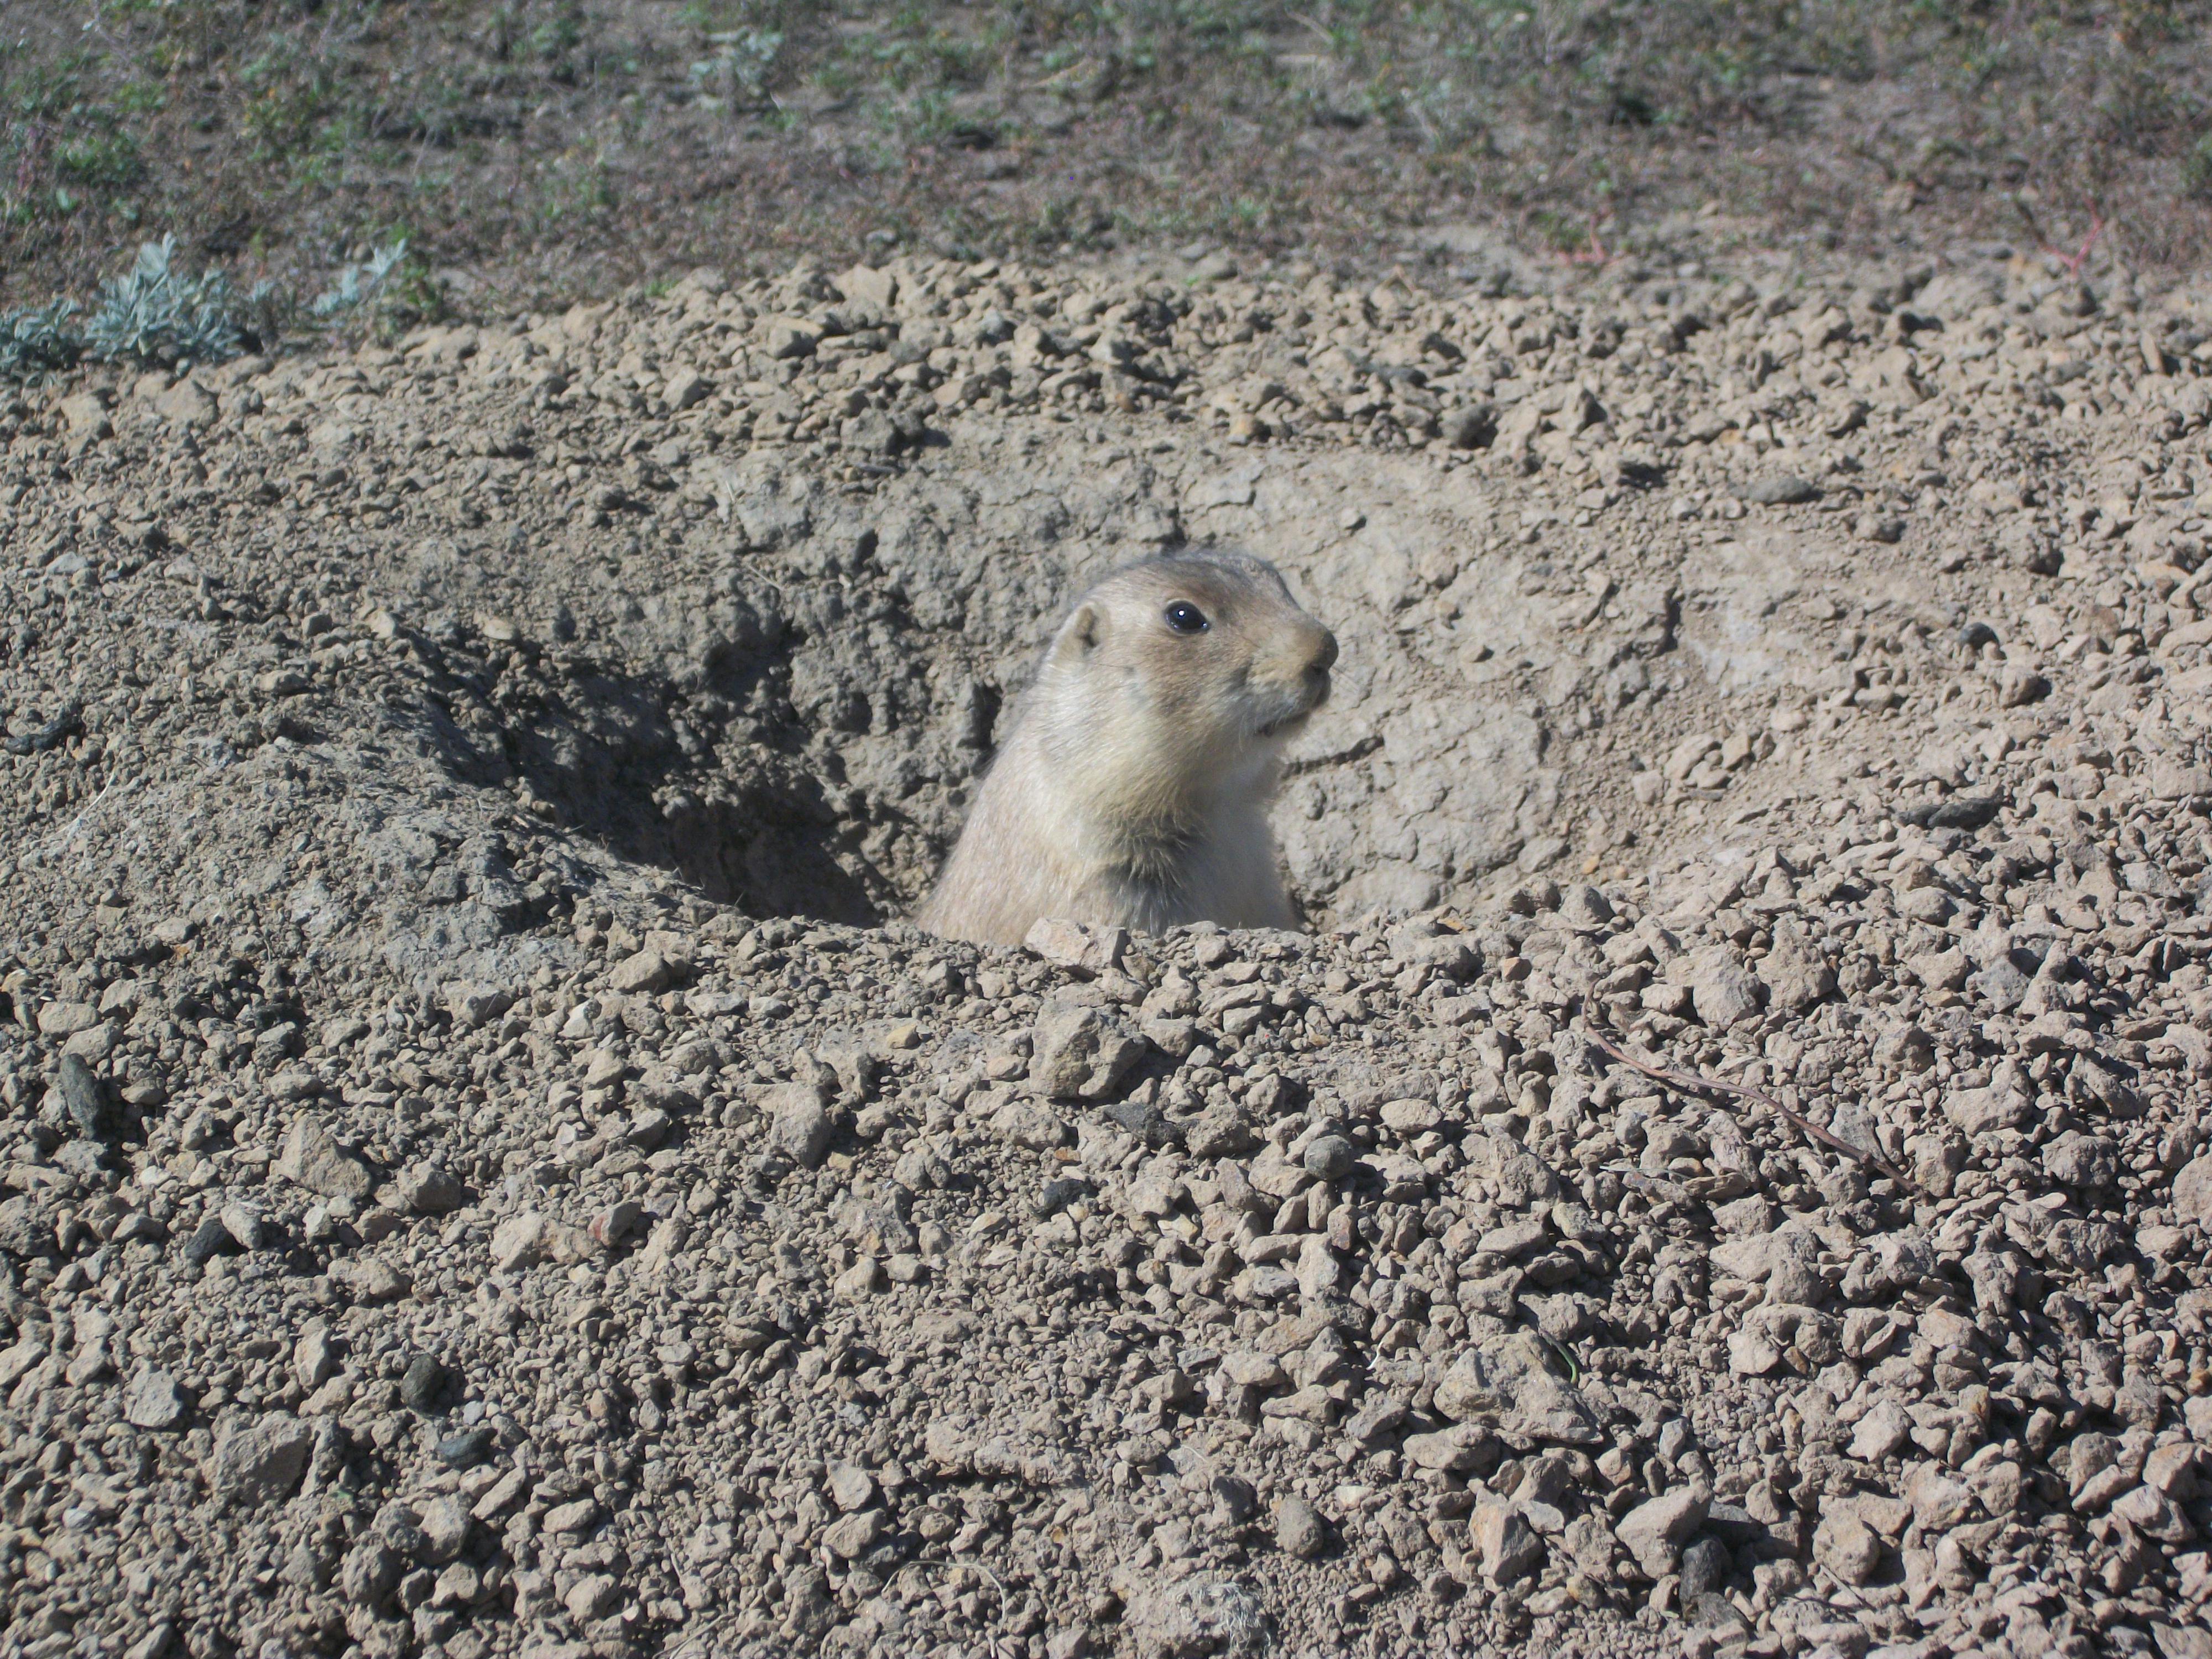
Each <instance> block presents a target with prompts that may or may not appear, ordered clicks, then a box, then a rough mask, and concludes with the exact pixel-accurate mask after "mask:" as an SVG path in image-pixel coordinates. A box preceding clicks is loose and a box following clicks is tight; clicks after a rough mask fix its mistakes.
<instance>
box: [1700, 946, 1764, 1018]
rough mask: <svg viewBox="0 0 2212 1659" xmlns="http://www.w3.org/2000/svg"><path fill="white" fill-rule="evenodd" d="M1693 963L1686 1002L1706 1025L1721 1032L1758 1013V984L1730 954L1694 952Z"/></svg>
mask: <svg viewBox="0 0 2212 1659" xmlns="http://www.w3.org/2000/svg"><path fill="white" fill-rule="evenodd" d="M1693 961H1694V966H1693V967H1692V969H1691V973H1690V977H1689V986H1690V1000H1691V1003H1692V1006H1694V1007H1695V1008H1696V1010H1697V1012H1698V1018H1699V1019H1700V1020H1702V1021H1704V1022H1705V1024H1706V1025H1707V1026H1709V1027H1710V1028H1711V1029H1712V1030H1716V1031H1724V1030H1728V1028H1729V1026H1731V1025H1734V1024H1736V1023H1737V1022H1738V1021H1740V1020H1744V1019H1748V1018H1751V1017H1752V1016H1753V1014H1755V1013H1757V1012H1759V981H1758V980H1757V979H1755V978H1753V975H1752V973H1751V971H1750V969H1747V968H1746V967H1744V966H1743V964H1742V963H1741V962H1739V961H1737V960H1736V958H1735V953H1734V952H1733V951H1729V949H1727V948H1726V947H1724V946H1723V947H1717V948H1714V949H1711V950H1709V951H1702V952H1700V953H1699V955H1698V956H1697V957H1695V958H1694V959H1693Z"/></svg>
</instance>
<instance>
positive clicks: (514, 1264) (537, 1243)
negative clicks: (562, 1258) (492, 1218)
mask: <svg viewBox="0 0 2212 1659" xmlns="http://www.w3.org/2000/svg"><path fill="white" fill-rule="evenodd" d="M545 1228H546V1224H545V1218H544V1216H542V1215H539V1214H538V1213H537V1212H535V1211H526V1212H523V1213H522V1214H520V1215H513V1216H509V1217H508V1218H507V1219H506V1220H504V1221H502V1222H501V1223H500V1224H499V1225H498V1226H496V1227H495V1228H494V1229H493V1230H492V1235H491V1259H492V1265H493V1266H494V1267H497V1268H498V1269H499V1270H500V1271H501V1273H514V1272H518V1271H520V1269H522V1268H525V1267H535V1266H536V1265H537V1264H538V1262H539V1261H543V1260H544V1248H545Z"/></svg>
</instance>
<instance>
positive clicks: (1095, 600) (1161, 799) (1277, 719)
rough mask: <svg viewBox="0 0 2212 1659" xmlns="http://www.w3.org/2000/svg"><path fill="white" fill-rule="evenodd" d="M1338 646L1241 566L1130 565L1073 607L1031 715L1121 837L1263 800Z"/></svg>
mask: <svg viewBox="0 0 2212 1659" xmlns="http://www.w3.org/2000/svg"><path fill="white" fill-rule="evenodd" d="M1335 661H1336V636H1335V635H1333V634H1331V633H1330V632H1329V631H1328V629H1326V628H1324V627H1322V625H1321V623H1318V622H1316V621H1315V620H1314V619H1313V617H1310V616H1309V615H1307V614H1306V612H1305V611H1302V610H1300V609H1299V608H1298V605H1297V601H1295V600H1294V599H1291V594H1290V590H1289V589H1288V588H1287V587H1285V586H1284V584H1283V579H1282V577H1281V576H1280V575H1279V574H1277V573H1276V570H1275V568H1274V567H1273V565H1271V564H1269V563H1267V562H1266V561H1265V560H1263V559H1259V558H1255V557H1254V556H1252V555H1250V554H1249V553H1239V552H1229V551H1214V550H1209V551H1202V552H1191V553H1179V554H1174V555H1170V556H1166V557H1163V558H1158V559H1150V560H1147V561H1146V562H1144V563H1142V564H1136V565H1131V566H1129V567H1128V568H1126V569H1122V570H1118V571H1116V572H1115V573H1114V574H1112V575H1110V576H1108V577H1107V578H1106V579H1105V580H1103V581H1101V582H1100V583H1099V584H1098V585H1097V586H1095V587H1093V588H1092V589H1091V591H1090V592H1087V593H1085V595H1084V596H1083V597H1082V599H1079V601H1077V603H1076V605H1075V608H1074V610H1073V611H1071V612H1070V613H1069V615H1068V617H1067V619H1066V621H1065V622H1064V623H1061V624H1060V629H1059V631H1058V632H1057V633H1056V634H1055V635H1054V636H1053V641H1052V644H1051V646H1050V647H1048V649H1047V651H1046V653H1045V660H1044V665H1043V668H1042V671H1041V672H1040V674H1039V676H1038V681H1037V688H1036V694H1035V702H1034V707H1035V708H1036V718H1037V719H1038V720H1040V723H1041V726H1042V730H1041V731H1040V732H1039V736H1040V738H1042V749H1043V751H1044V753H1045V754H1046V755H1047V756H1048V757H1054V758H1056V759H1058V760H1060V761H1062V762H1064V763H1066V771H1065V772H1064V774H1063V777H1064V779H1065V781H1066V783H1067V784H1068V785H1070V786H1071V787H1073V789H1074V790H1075V791H1077V792H1078V793H1080V794H1082V795H1084V796H1086V797H1088V798H1089V800H1088V802H1087V804H1088V805H1091V806H1092V807H1094V808H1095V809H1097V810H1100V811H1103V813H1104V814H1105V816H1106V817H1109V819H1111V820H1112V821H1114V822H1115V823H1121V824H1124V825H1127V826H1128V827H1130V828H1132V829H1134V828H1136V827H1137V826H1138V825H1139V824H1142V823H1148V822H1149V823H1157V824H1159V825H1161V826H1162V827H1163V828H1165V827H1169V826H1171V825H1174V824H1177V823H1189V822H1191V821H1193V820H1194V819H1203V818H1205V817H1206V816H1207V815H1208V813H1209V812H1210V811H1211V810H1212V807H1213V806H1214V805H1216V804H1217V803H1220V802H1223V801H1225V800H1226V799H1234V798H1238V797H1244V798H1249V797H1251V796H1254V795H1255V794H1260V793H1264V792H1265V791H1266V790H1267V788H1268V787H1270V786H1271V785H1272V783H1273V780H1274V775H1275V770H1276V766H1277V763H1278V762H1279V757H1280V754H1281V750H1282V745H1283V744H1284V742H1285V739H1286V738H1288V737H1289V736H1290V735H1291V733H1292V732H1295V731H1297V728H1298V727H1299V726H1302V725H1304V722H1305V720H1306V719H1307V717H1308V716H1309V715H1310V714H1312V713H1313V711H1314V710H1315V709H1316V708H1320V707H1321V705H1322V702H1324V701H1326V700H1327V698H1328V690H1329V673H1328V671H1329V668H1330V666H1331V665H1332V664H1334V662H1335Z"/></svg>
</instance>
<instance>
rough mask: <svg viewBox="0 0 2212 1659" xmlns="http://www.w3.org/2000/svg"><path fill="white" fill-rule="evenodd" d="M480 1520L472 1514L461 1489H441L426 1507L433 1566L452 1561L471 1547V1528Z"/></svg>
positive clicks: (426, 1533)
mask: <svg viewBox="0 0 2212 1659" xmlns="http://www.w3.org/2000/svg"><path fill="white" fill-rule="evenodd" d="M475 1524H476V1522H474V1520H473V1519H472V1518H471V1516H470V1514H469V1500H468V1499H467V1498H464V1497H462V1496H461V1494H460V1493H459V1492H441V1493H440V1494H439V1495H438V1496H437V1497H435V1498H432V1499H431V1500H430V1501H429V1502H428V1503H427V1504H424V1505H423V1506H422V1537H423V1539H424V1541H426V1542H427V1543H428V1546H429V1548H428V1559H429V1561H430V1563H431V1565H439V1564H441V1563H443V1562H447V1561H450V1560H452V1559H453V1558H454V1557H455V1556H457V1555H459V1553H461V1551H462V1550H463V1549H464V1548H465V1547H467V1544H468V1541H469V1531H470V1528H472V1527H473V1526H474V1525H475Z"/></svg>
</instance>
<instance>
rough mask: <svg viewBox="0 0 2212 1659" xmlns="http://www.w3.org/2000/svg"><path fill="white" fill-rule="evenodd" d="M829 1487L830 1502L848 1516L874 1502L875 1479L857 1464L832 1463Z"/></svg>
mask: <svg viewBox="0 0 2212 1659" xmlns="http://www.w3.org/2000/svg"><path fill="white" fill-rule="evenodd" d="M829 1497H830V1500H831V1501H832V1502H833V1503H835V1504H836V1505H837V1507H838V1508H839V1509H841V1510H844V1511H845V1512H846V1513H847V1514H848V1515H849V1514H851V1513H852V1512H853V1511H854V1510H864V1509H866V1508H867V1507H868V1505H869V1504H872V1503H874V1502H875V1501H876V1478H875V1476H874V1475H872V1474H869V1473H868V1472H867V1470H866V1469H864V1468H861V1467H860V1465H859V1464H857V1463H832V1464H831V1465H830V1466H829Z"/></svg>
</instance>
